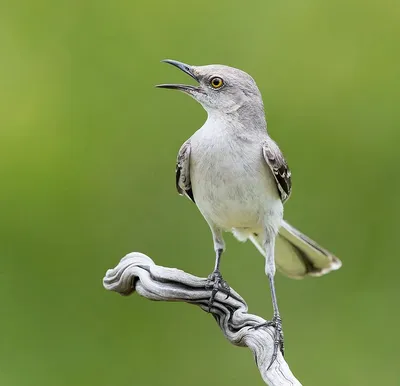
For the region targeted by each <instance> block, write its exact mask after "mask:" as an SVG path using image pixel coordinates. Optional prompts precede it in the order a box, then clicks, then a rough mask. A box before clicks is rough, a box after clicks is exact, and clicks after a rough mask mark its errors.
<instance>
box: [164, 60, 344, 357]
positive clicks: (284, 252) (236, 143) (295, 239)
mask: <svg viewBox="0 0 400 386" xmlns="http://www.w3.org/2000/svg"><path fill="white" fill-rule="evenodd" d="M164 62H166V63H169V64H172V65H173V66H175V67H178V68H179V69H180V70H182V71H183V72H185V73H186V74H188V75H190V76H191V77H192V78H194V79H195V80H196V81H197V82H198V86H191V85H182V84H161V85H158V86H157V87H160V88H167V89H175V90H180V91H183V92H185V93H186V94H189V95H190V96H191V97H193V98H194V99H195V100H196V101H198V102H199V103H200V104H201V105H202V106H203V108H204V109H205V110H206V111H207V114H208V118H207V120H206V122H205V123H204V125H203V126H202V127H201V128H200V129H199V130H197V131H196V132H195V133H194V134H193V135H192V136H191V137H190V138H189V139H188V140H187V141H186V142H185V143H184V144H183V145H182V147H181V148H180V150H179V154H178V159H177V164H176V188H177V190H178V192H179V193H180V194H181V195H185V196H187V197H189V198H190V199H191V200H192V201H193V202H194V203H195V204H196V205H197V207H198V208H199V210H200V212H201V214H202V215H203V216H204V218H205V220H206V221H207V223H208V225H209V226H210V229H211V232H212V236H213V241H214V249H215V253H216V260H215V267H214V271H213V272H212V273H211V275H210V276H209V277H208V284H209V285H210V286H211V288H213V291H212V295H211V299H210V302H209V305H210V306H211V305H212V302H213V299H214V297H215V295H216V293H217V292H218V291H219V290H220V291H223V292H225V293H227V294H228V295H229V286H228V284H227V283H226V281H225V280H223V278H222V275H221V272H220V262H221V255H222V252H223V251H224V250H225V242H224V240H223V237H222V232H223V231H230V232H232V233H233V234H234V236H235V237H236V238H237V239H238V240H240V241H245V240H247V239H250V240H251V241H252V243H253V244H254V245H255V246H256V247H257V249H258V250H259V251H260V252H261V253H262V255H263V256H264V257H265V273H266V274H267V276H268V280H269V286H270V290H271V297H272V306H273V310H274V316H273V319H272V321H270V322H268V323H267V324H266V325H267V326H273V327H275V339H274V342H275V344H274V355H273V357H272V360H271V364H272V363H273V361H274V360H275V358H276V355H277V353H278V349H279V348H280V349H281V351H282V353H283V332H282V321H281V318H280V314H279V309H278V304H277V299H276V292H275V284H274V276H275V271H276V268H275V263H276V266H277V267H278V269H279V270H280V271H282V272H283V273H284V274H286V275H287V276H289V277H292V278H303V277H305V276H320V275H323V274H326V273H328V272H330V271H332V270H336V269H338V268H340V266H341V262H340V260H339V259H338V258H336V257H335V256H333V255H332V254H331V253H330V252H328V251H327V250H325V249H323V248H321V247H320V246H319V245H318V244H317V243H315V242H314V241H312V240H311V239H309V238H308V237H307V236H305V235H303V234H302V233H300V232H299V231H298V230H297V229H295V228H293V227H292V226H291V225H289V224H288V223H287V222H286V221H284V220H283V204H284V203H285V202H286V201H287V199H288V198H289V196H290V193H291V187H292V183H291V173H290V170H289V168H288V165H287V163H286V161H285V159H284V157H283V154H282V152H281V151H280V149H279V147H278V145H277V144H276V143H275V142H274V141H273V140H272V139H271V138H270V137H269V135H268V132H267V122H266V119H265V114H264V106H263V102H262V98H261V93H260V91H259V89H258V87H257V85H256V83H255V81H254V80H253V78H252V77H251V76H250V75H248V74H247V73H245V72H243V71H241V70H238V69H236V68H232V67H228V66H223V65H208V66H190V65H188V64H185V63H181V62H178V61H176V60H164ZM275 250H276V252H275ZM264 325H265V324H264ZM258 327H260V326H258Z"/></svg>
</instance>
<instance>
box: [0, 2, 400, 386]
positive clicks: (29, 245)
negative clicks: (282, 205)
mask: <svg viewBox="0 0 400 386" xmlns="http://www.w3.org/2000/svg"><path fill="white" fill-rule="evenodd" d="M399 18H400V6H399V3H398V2H394V1H380V2H378V1H356V0H352V1H344V0H340V1H335V2H327V1H317V0H304V1H301V2H298V1H285V2H276V1H275V2H272V1H247V2H241V1H232V0H231V1H227V0H224V1H219V2H216V1H209V0H206V1H203V2H201V3H199V2H193V3H190V2H187V1H185V2H184V1H168V2H164V1H153V2H151V1H148V2H141V1H122V0H117V1H114V2H111V1H104V0H100V1H87V0H81V1H49V0H44V1H40V0H39V1H35V2H33V1H28V0H21V1H13V2H11V1H3V2H2V3H1V5H0V53H1V60H0V101H1V103H0V128H1V141H0V143H1V145H0V146H1V151H0V177H1V189H0V198H1V221H0V226H1V229H0V234H1V236H0V238H1V242H0V259H1V265H0V299H1V309H2V310H1V315H0V384H1V385H7V386H28V385H43V386H45V385H57V386H64V385H65V386H67V385H68V386H70V385H97V386H109V385H121V386H128V385H140V386H153V385H164V386H167V385H174V386H178V385H188V384H190V385H193V386H199V385H206V384H215V385H216V384H218V385H230V386H235V385H244V384H245V385H250V384H251V385H262V384H263V383H262V380H261V378H260V376H259V373H258V371H257V368H256V365H255V363H254V361H253V358H252V355H251V353H250V351H249V350H246V349H240V348H235V347H233V346H231V345H230V344H229V343H228V342H227V341H226V340H225V339H224V338H223V336H222V334H221V333H220V331H219V330H218V328H217V327H216V325H215V322H214V321H213V319H212V317H211V316H209V315H207V314H206V313H203V312H201V311H200V310H199V309H197V308H196V307H188V306H187V305H184V304H164V303H153V302H149V301H146V300H144V299H142V298H139V297H138V296H133V297H130V298H124V297H121V296H118V295H117V294H115V293H111V292H107V291H105V290H104V289H103V287H102V278H103V276H104V273H105V271H106V270H107V269H108V268H111V267H114V266H115V265H116V264H117V263H118V261H119V259H120V258H121V257H122V256H124V255H125V254H126V253H128V252H131V251H141V252H144V253H146V254H148V255H149V256H151V257H152V258H153V259H154V260H155V261H156V262H157V263H158V264H161V265H166V266H172V267H179V268H181V269H184V270H187V271H189V272H191V273H194V274H196V275H199V276H206V275H207V274H209V273H210V271H211V269H212V267H213V264H214V253H213V248H212V240H211V235H210V232H209V229H208V226H207V224H206V223H205V221H204V220H203V218H202V217H201V215H200V214H199V213H198V211H197V209H196V207H195V205H193V204H192V203H191V202H190V201H189V200H187V199H184V198H181V197H179V196H178V195H177V194H176V192H175V186H174V178H175V176H174V168H175V157H176V154H177V151H178V149H179V147H180V145H181V144H182V143H183V142H184V141H185V140H186V139H187V138H188V137H189V136H190V135H191V134H192V133H193V132H194V131H195V130H197V129H198V128H199V127H200V126H201V125H202V123H203V122H204V120H205V117H206V116H205V112H204V111H203V110H202V108H201V107H200V106H199V105H197V104H196V103H195V102H194V101H193V100H192V99H191V98H189V97H187V96H185V95H183V94H180V93H174V92H172V91H164V90H157V89H155V88H154V87H153V86H154V84H156V83H163V82H185V81H188V78H187V77H186V76H185V75H184V74H183V73H180V72H179V71H178V70H176V69H174V68H172V67H170V66H168V65H165V64H160V62H159V61H160V60H161V59H164V58H173V59H177V60H182V61H185V62H187V63H191V64H197V65H200V64H209V63H223V64H228V65H232V66H235V67H239V68H241V69H243V70H245V71H247V72H249V73H250V74H252V75H253V76H254V78H255V79H256V81H257V82H258V84H259V86H260V89H261V91H262V93H263V97H264V102H265V107H266V112H267V117H268V121H269V132H270V134H271V135H272V137H273V138H274V139H275V140H276V141H277V142H278V143H279V144H280V146H281V148H282V149H283V151H284V153H285V155H286V157H287V159H288V162H289V165H290V167H291V169H292V172H293V195H292V198H291V199H290V201H289V202H288V203H287V205H286V219H287V220H288V221H289V222H291V223H293V224H294V225H296V226H297V227H298V228H300V229H301V230H302V231H304V232H305V233H307V234H308V235H310V236H311V237H313V238H314V239H316V240H318V241H319V242H320V243H321V244H322V245H324V246H325V247H327V248H329V249H331V250H332V251H334V252H335V253H336V254H337V255H338V256H339V257H340V258H341V259H342V260H343V268H342V269H341V270H340V271H338V272H335V273H333V274H331V275H328V276H325V277H323V278H318V279H308V280H304V281H293V280H290V279H286V278H284V277H282V276H280V275H279V277H278V278H277V291H278V297H279V301H280V308H281V312H282V315H283V320H284V331H285V338H286V348H287V351H286V352H287V356H286V358H287V360H288V362H289V364H290V366H291V369H292V370H293V372H294V373H295V374H296V375H297V376H298V378H299V379H300V380H301V381H302V382H303V384H304V385H376V384H380V385H383V384H385V385H400V379H399V378H400V377H399V375H398V371H397V369H396V366H397V365H398V363H399V353H398V345H399V338H400V333H399V329H398V328H399V324H400V307H399V294H400V282H399V278H398V270H399V269H400V255H399V248H398V244H397V241H398V237H399V236H398V218H399V216H400V206H399V203H398V201H397V200H396V199H397V197H398V196H399V194H400V182H399V178H398V167H399V164H400V152H399V140H400V133H399V125H400V109H399V107H398V103H399V98H400V92H399V90H400V50H399V36H400V23H399V20H400V19H399ZM226 241H227V246H228V249H227V253H226V256H225V259H224V261H223V265H222V269H223V273H224V276H225V278H226V279H227V281H228V282H229V283H230V284H231V286H232V287H234V288H235V289H236V290H237V291H239V292H240V293H241V294H242V295H243V296H244V297H245V299H246V300H247V301H248V304H249V307H250V310H251V312H253V313H258V314H261V315H262V316H264V317H265V318H269V317H271V315H272V310H271V306H270V295H269V289H268V284H267V279H266V277H265V276H264V263H263V259H262V257H261V256H259V254H258V253H257V251H256V250H255V249H254V248H253V247H252V245H251V244H249V243H247V244H240V243H238V242H237V241H236V240H234V239H233V237H232V236H230V235H227V236H226Z"/></svg>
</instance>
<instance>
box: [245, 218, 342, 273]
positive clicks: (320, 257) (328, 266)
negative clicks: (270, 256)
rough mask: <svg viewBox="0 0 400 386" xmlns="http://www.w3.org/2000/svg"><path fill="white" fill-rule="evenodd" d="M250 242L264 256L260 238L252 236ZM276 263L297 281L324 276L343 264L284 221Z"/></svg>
mask: <svg viewBox="0 0 400 386" xmlns="http://www.w3.org/2000/svg"><path fill="white" fill-rule="evenodd" d="M250 240H251V241H252V242H253V244H254V245H255V246H256V247H257V249H258V250H259V251H260V252H261V253H262V254H264V251H263V248H262V246H261V244H260V240H259V239H258V237H257V236H251V237H250ZM275 262H276V266H277V268H278V269H279V270H280V271H281V272H282V273H284V274H285V275H286V276H289V277H291V278H295V279H302V278H304V277H305V276H322V275H325V274H327V273H329V272H330V271H334V270H337V269H339V268H340V267H341V266H342V262H341V261H340V260H339V259H338V258H337V257H336V256H334V255H332V254H331V253H330V252H328V251H327V250H326V249H324V248H322V247H320V246H319V245H318V244H317V243H316V242H315V241H313V240H311V239H310V238H308V237H307V236H305V235H303V234H302V233H301V232H300V231H298V230H297V229H295V228H294V227H292V226H291V225H290V224H288V223H287V222H286V221H282V225H281V228H280V229H279V234H278V237H277V238H276V244H275Z"/></svg>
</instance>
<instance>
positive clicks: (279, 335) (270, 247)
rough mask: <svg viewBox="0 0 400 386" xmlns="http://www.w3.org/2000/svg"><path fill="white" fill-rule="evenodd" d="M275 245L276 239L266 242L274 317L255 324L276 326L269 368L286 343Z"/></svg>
mask: <svg viewBox="0 0 400 386" xmlns="http://www.w3.org/2000/svg"><path fill="white" fill-rule="evenodd" d="M274 247H275V240H272V242H267V243H265V252H266V253H265V258H266V261H265V273H266V274H267V276H268V281H269V288H270V290H271V298H272V307H273V310H274V317H273V318H272V320H271V321H267V322H265V323H262V324H259V325H257V326H255V327H254V328H255V329H258V328H260V327H271V326H272V327H274V329H275V332H274V351H273V353H272V357H271V362H270V364H269V366H268V368H270V367H271V365H272V363H274V361H275V359H276V357H277V355H278V350H279V349H280V350H281V352H282V355H284V345H283V330H282V319H281V316H280V314H279V309H278V301H277V298H276V291H275V281H274V278H275V272H276V268H275V257H274V249H275V248H274Z"/></svg>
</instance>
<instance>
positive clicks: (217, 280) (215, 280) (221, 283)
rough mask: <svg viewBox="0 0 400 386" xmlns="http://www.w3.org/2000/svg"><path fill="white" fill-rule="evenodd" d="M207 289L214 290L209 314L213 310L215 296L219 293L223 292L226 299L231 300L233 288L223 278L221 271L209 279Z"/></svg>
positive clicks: (215, 272)
mask: <svg viewBox="0 0 400 386" xmlns="http://www.w3.org/2000/svg"><path fill="white" fill-rule="evenodd" d="M206 289H212V292H211V296H210V300H209V301H208V312H210V310H211V306H212V305H213V303H214V299H215V296H216V295H217V293H218V292H220V291H221V292H223V293H225V294H226V299H228V298H229V294H230V291H231V288H230V287H229V285H228V283H227V282H226V281H225V280H224V279H223V278H222V275H221V273H220V272H219V271H214V272H213V273H212V274H211V275H209V276H208V278H207V283H206Z"/></svg>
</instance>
